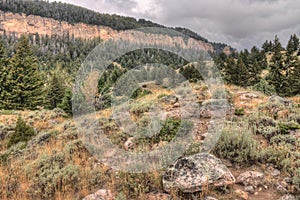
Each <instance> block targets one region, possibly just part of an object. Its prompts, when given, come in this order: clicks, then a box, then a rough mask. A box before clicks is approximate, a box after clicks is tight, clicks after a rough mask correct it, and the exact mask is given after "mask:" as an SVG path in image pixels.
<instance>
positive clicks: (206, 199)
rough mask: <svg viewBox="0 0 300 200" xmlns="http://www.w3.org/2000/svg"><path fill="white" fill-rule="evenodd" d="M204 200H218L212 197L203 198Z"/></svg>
mask: <svg viewBox="0 0 300 200" xmlns="http://www.w3.org/2000/svg"><path fill="white" fill-rule="evenodd" d="M204 200H218V199H216V198H214V197H205V199H204Z"/></svg>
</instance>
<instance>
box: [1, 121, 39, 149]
mask: <svg viewBox="0 0 300 200" xmlns="http://www.w3.org/2000/svg"><path fill="white" fill-rule="evenodd" d="M34 134H35V133H34V129H33V128H32V127H30V126H28V125H26V122H25V121H24V120H23V119H22V118H21V116H19V117H18V120H17V124H16V127H15V131H14V133H13V134H12V135H11V136H10V138H9V141H8V145H7V146H8V147H11V146H12V145H14V144H17V143H19V142H28V141H29V140H30V139H31V138H32V137H33V136H34Z"/></svg>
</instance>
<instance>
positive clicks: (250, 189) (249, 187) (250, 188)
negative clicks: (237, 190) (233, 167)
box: [244, 186, 254, 194]
mask: <svg viewBox="0 0 300 200" xmlns="http://www.w3.org/2000/svg"><path fill="white" fill-rule="evenodd" d="M244 190H245V192H248V193H250V194H254V188H253V186H247V187H245V189H244Z"/></svg>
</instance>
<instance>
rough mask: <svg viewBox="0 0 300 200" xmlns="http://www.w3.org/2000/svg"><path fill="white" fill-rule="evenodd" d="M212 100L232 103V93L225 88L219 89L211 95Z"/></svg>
mask: <svg viewBox="0 0 300 200" xmlns="http://www.w3.org/2000/svg"><path fill="white" fill-rule="evenodd" d="M211 98H212V99H227V100H228V102H230V103H232V95H231V93H230V92H229V91H228V90H226V89H224V88H217V89H216V90H214V91H213V93H212V95H211Z"/></svg>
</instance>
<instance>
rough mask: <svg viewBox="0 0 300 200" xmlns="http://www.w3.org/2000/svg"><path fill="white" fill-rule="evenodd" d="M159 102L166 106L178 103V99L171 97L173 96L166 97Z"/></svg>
mask: <svg viewBox="0 0 300 200" xmlns="http://www.w3.org/2000/svg"><path fill="white" fill-rule="evenodd" d="M161 102H163V103H166V104H171V105H174V104H176V103H177V102H178V98H177V97H176V96H173V95H168V96H165V97H163V98H162V99H161Z"/></svg>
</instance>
